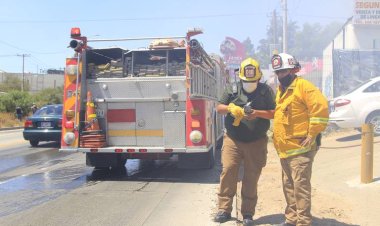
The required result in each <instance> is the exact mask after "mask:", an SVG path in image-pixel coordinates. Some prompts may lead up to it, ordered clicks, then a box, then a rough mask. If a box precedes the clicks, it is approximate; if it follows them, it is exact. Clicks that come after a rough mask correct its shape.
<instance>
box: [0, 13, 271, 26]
mask: <svg viewBox="0 0 380 226" xmlns="http://www.w3.org/2000/svg"><path fill="white" fill-rule="evenodd" d="M260 14H264V15H265V13H231V14H214V15H198V16H180V17H174V16H173V17H137V18H106V19H84V20H18V21H17V20H15V21H7V20H0V23H22V24H36V23H78V22H112V21H139V20H186V19H204V18H218V17H234V16H238V17H241V16H253V15H260Z"/></svg>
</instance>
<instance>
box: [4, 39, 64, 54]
mask: <svg viewBox="0 0 380 226" xmlns="http://www.w3.org/2000/svg"><path fill="white" fill-rule="evenodd" d="M0 43H3V44H4V45H7V46H10V47H12V48H14V49H18V50H21V51H23V52H28V53H34V54H41V55H44V54H46V55H48V54H61V53H64V51H61V52H45V53H43V52H35V51H30V50H26V49H23V48H20V47H17V46H15V45H12V44H10V43H8V42H5V41H2V40H0ZM0 56H1V55H0Z"/></svg>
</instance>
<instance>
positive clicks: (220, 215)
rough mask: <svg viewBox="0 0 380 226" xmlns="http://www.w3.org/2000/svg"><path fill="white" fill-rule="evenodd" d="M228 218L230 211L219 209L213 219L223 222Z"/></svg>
mask: <svg viewBox="0 0 380 226" xmlns="http://www.w3.org/2000/svg"><path fill="white" fill-rule="evenodd" d="M228 220H231V213H227V212H223V211H220V212H218V213H217V214H216V216H215V218H214V221H215V222H219V223H224V222H226V221H228Z"/></svg>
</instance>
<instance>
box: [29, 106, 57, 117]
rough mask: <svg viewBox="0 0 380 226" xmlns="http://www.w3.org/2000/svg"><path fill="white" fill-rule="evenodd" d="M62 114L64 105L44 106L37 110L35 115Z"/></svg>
mask: <svg viewBox="0 0 380 226" xmlns="http://www.w3.org/2000/svg"><path fill="white" fill-rule="evenodd" d="M54 115H62V105H49V106H44V107H42V108H40V109H38V110H37V111H36V113H34V115H33V116H54Z"/></svg>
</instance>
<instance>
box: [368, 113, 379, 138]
mask: <svg viewBox="0 0 380 226" xmlns="http://www.w3.org/2000/svg"><path fill="white" fill-rule="evenodd" d="M366 123H370V124H372V125H373V131H374V133H375V134H376V135H380V112H379V111H375V112H372V113H371V114H369V115H368V116H367V120H366Z"/></svg>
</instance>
